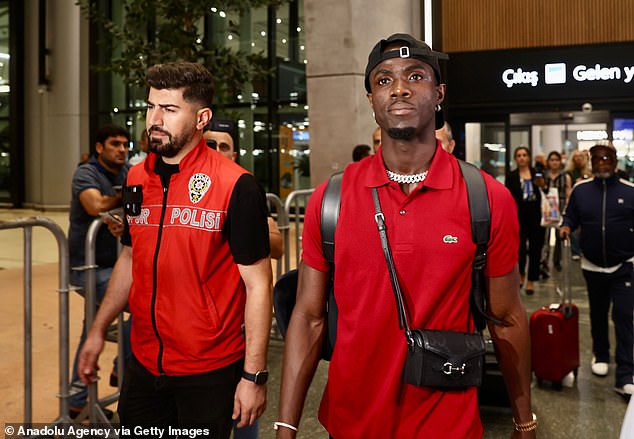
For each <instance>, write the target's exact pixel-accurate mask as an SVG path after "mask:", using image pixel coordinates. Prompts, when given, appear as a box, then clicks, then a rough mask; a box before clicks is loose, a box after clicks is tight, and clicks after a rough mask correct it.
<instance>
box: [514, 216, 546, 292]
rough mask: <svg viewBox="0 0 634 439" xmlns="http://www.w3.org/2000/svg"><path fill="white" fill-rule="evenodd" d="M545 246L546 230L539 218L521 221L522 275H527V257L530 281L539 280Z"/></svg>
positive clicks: (520, 264)
mask: <svg viewBox="0 0 634 439" xmlns="http://www.w3.org/2000/svg"><path fill="white" fill-rule="evenodd" d="M543 246H544V228H543V227H542V226H540V224H539V218H537V220H534V219H532V218H523V219H522V218H521V219H520V248H519V268H520V274H521V275H524V273H526V269H525V267H526V256H528V280H539V262H540V259H541V256H542V247H543ZM527 247H528V248H527Z"/></svg>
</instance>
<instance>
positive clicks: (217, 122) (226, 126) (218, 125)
mask: <svg viewBox="0 0 634 439" xmlns="http://www.w3.org/2000/svg"><path fill="white" fill-rule="evenodd" d="M234 126H235V125H234V123H233V121H232V120H224V119H211V122H209V123H208V124H207V125H205V128H204V129H203V131H210V130H211V131H219V132H221V133H229V134H231V135H232V136H233V130H234Z"/></svg>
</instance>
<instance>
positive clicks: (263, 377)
mask: <svg viewBox="0 0 634 439" xmlns="http://www.w3.org/2000/svg"><path fill="white" fill-rule="evenodd" d="M242 378H244V379H246V380H249V381H253V382H254V383H255V384H257V385H262V384H266V381H267V380H268V379H269V371H268V370H258V371H257V372H256V373H249V372H247V371H244V370H243V371H242Z"/></svg>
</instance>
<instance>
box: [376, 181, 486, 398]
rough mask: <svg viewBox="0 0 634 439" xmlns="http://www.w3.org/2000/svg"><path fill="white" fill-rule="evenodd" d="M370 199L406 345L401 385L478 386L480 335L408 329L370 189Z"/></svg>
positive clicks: (381, 220) (379, 214)
mask: <svg viewBox="0 0 634 439" xmlns="http://www.w3.org/2000/svg"><path fill="white" fill-rule="evenodd" d="M372 198H373V200H374V207H375V210H376V213H375V215H374V218H375V220H376V224H377V228H378V230H379V235H380V236H381V246H382V248H383V253H384V255H385V261H386V263H387V268H388V271H389V274H390V281H391V283H392V290H393V292H394V299H395V300H396V309H397V313H398V320H399V327H400V329H402V330H404V333H405V339H406V342H407V357H406V360H405V370H404V377H405V381H406V382H407V383H408V384H412V385H415V386H419V387H430V388H434V389H439V390H458V389H465V388H467V387H473V386H479V385H480V384H481V383H482V367H483V359H484V354H485V351H486V349H485V342H484V338H483V337H482V334H481V333H478V332H455V331H443V330H430V329H411V328H410V326H409V321H408V318H407V311H406V309H405V302H404V300H403V295H402V293H401V287H400V284H399V281H398V277H397V275H396V269H395V266H394V259H393V258H392V251H391V249H390V245H389V242H388V238H387V232H386V226H385V218H384V216H383V212H382V211H381V204H380V201H379V194H378V191H377V189H376V188H372ZM472 293H473V289H472ZM472 295H473V294H472Z"/></svg>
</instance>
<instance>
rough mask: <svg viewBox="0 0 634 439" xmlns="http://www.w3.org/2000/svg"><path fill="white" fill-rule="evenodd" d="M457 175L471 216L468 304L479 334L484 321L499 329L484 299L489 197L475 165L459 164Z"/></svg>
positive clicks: (489, 233)
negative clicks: (472, 249)
mask: <svg viewBox="0 0 634 439" xmlns="http://www.w3.org/2000/svg"><path fill="white" fill-rule="evenodd" d="M458 165H459V166H460V171H461V172H462V176H463V178H464V180H465V184H466V186H467V197H468V200H469V212H470V213H471V239H472V240H473V243H474V244H475V245H476V254H475V257H474V258H473V264H472V266H471V293H470V297H469V301H470V304H471V313H472V314H473V320H474V323H475V327H476V330H478V331H482V330H483V329H484V328H485V326H486V320H488V321H490V322H493V323H494V324H496V325H502V324H503V323H502V322H501V321H500V320H497V319H495V318H493V317H491V316H489V315H488V314H487V313H486V299H485V295H484V293H483V291H484V288H485V282H484V268H485V267H486V252H487V244H488V242H489V238H490V236H491V210H490V208H489V194H488V193H487V188H486V184H485V183H484V177H483V176H482V174H481V173H480V169H478V168H477V167H476V166H475V165H473V164H471V163H467V162H465V161H463V160H458Z"/></svg>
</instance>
